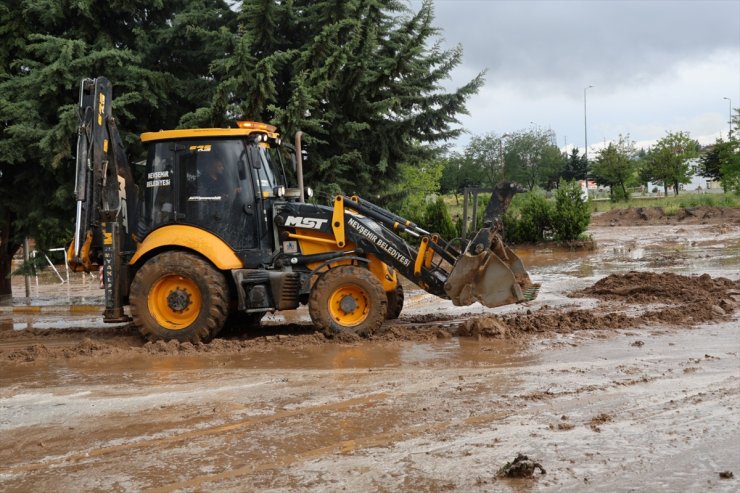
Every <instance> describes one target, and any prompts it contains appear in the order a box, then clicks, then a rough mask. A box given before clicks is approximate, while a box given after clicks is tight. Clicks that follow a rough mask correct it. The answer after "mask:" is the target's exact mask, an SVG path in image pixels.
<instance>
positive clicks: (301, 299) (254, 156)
mask: <svg viewBox="0 0 740 493" xmlns="http://www.w3.org/2000/svg"><path fill="white" fill-rule="evenodd" d="M111 103H112V89H111V83H110V82H109V81H108V80H107V79H105V78H103V77H99V78H97V79H85V80H83V81H82V83H81V87H80V115H81V122H80V128H79V135H78V145H77V174H76V183H75V194H76V200H77V213H76V226H75V234H74V240H73V242H72V244H71V245H70V248H69V251H68V257H69V260H70V263H72V264H74V265H77V266H79V268H81V269H93V268H95V266H96V265H101V266H102V267H103V278H104V288H105V310H104V313H103V318H104V321H106V322H123V321H128V320H129V315H127V314H126V312H125V310H124V308H125V306H126V305H129V306H130V316H131V317H132V319H133V323H134V324H135V325H136V326H137V327H139V329H140V331H141V333H142V334H143V335H144V336H146V337H147V338H149V339H150V340H171V339H176V340H179V341H191V342H202V341H207V340H209V339H211V338H212V337H214V336H215V335H216V334H218V333H219V331H220V330H221V329H222V327H223V326H224V324H225V322H226V321H227V319H233V320H238V321H239V322H241V323H243V324H247V325H248V324H252V325H254V324H258V323H259V321H260V319H261V318H262V317H263V316H264V315H265V313H268V312H274V311H279V310H294V309H296V308H298V307H299V306H301V305H308V310H309V313H310V316H311V320H312V321H313V323H314V324H315V325H316V326H317V327H318V328H320V329H321V330H323V331H327V332H338V331H349V332H355V333H360V334H370V333H372V332H373V331H375V330H376V329H378V327H380V325H381V324H382V323H383V321H384V320H385V319H387V318H397V317H398V316H399V314H400V312H401V309H402V307H403V289H402V287H401V284H400V283H399V275H401V276H404V277H405V278H407V279H408V280H410V281H411V282H413V283H414V284H416V285H418V286H420V287H421V288H422V289H424V290H426V291H428V292H429V293H432V294H434V295H436V296H439V297H440V298H445V299H450V300H452V302H453V303H454V304H455V305H469V304H471V303H475V302H480V303H482V304H483V305H485V306H488V307H495V306H499V305H505V304H509V303H519V302H523V301H526V300H529V299H532V298H533V297H535V296H536V294H537V288H538V286H536V285H533V284H532V282H531V281H530V279H529V276H528V275H527V272H526V271H525V269H524V266H523V265H522V263H521V261H520V260H519V259H518V258H517V256H516V255H515V254H514V253H513V252H512V251H511V250H510V249H509V248H507V247H506V246H505V245H504V243H503V242H502V241H501V237H500V235H499V226H498V224H499V221H498V220H497V218H496V217H493V218H488V219H489V220H488V223H487V226H486V227H484V228H483V229H481V230H480V231H478V232H477V234H476V235H475V236H474V238H473V239H472V241H467V242H457V243H454V242H450V241H448V240H447V239H444V238H440V237H439V235H437V234H434V233H430V232H428V231H426V230H424V229H422V228H421V227H420V226H418V225H416V224H414V223H412V222H411V221H407V220H405V219H403V218H401V217H399V216H397V215H395V214H393V213H391V212H390V211H388V210H385V209H383V208H381V207H378V206H377V205H374V204H372V203H370V202H368V201H366V200H363V199H361V198H359V197H357V196H352V197H349V196H344V195H339V196H336V197H335V198H334V200H333V204H332V206H330V207H329V206H322V205H316V204H311V203H306V202H305V190H304V185H303V172H302V159H301V157H302V153H301V148H300V147H301V146H300V132H299V133H298V135H297V136H296V139H295V145H291V144H288V143H283V142H282V141H281V139H280V136H279V135H278V133H277V130H276V128H275V127H273V126H271V125H267V124H264V123H257V122H238V126H237V127H236V128H202V129H192V130H166V131H159V132H150V133H144V134H142V135H141V140H142V141H143V143H144V144H146V146H147V148H148V153H147V159H146V166H145V169H144V170H143V172H142V173H137V174H140V175H141V178H140V179H139V180H138V183H135V182H134V173H133V172H132V169H131V167H130V166H129V164H128V162H127V160H126V153H125V152H124V148H123V144H122V141H121V138H120V136H119V133H118V131H117V128H116V125H115V121H114V119H113V116H112V114H111ZM289 180H292V181H293V182H295V183H289ZM491 210H493V209H491ZM402 234H405V235H409V236H408V237H414V238H416V239H417V241H418V245H419V246H418V247H415V246H412V245H411V244H409V242H407V241H405V240H404V239H403V238H402V236H401V235H402ZM453 243H454V244H453Z"/></svg>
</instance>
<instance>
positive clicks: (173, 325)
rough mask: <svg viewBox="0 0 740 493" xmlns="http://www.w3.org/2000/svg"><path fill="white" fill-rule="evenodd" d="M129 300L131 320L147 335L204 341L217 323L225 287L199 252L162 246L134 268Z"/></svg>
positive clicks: (226, 293) (223, 309) (225, 305)
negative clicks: (136, 269)
mask: <svg viewBox="0 0 740 493" xmlns="http://www.w3.org/2000/svg"><path fill="white" fill-rule="evenodd" d="M129 301H130V304H131V315H132V317H133V319H134V324H135V325H136V326H137V327H139V331H140V332H141V334H142V335H143V336H144V337H146V338H147V339H149V340H150V341H157V340H165V341H169V340H172V339H175V340H178V341H180V342H186V341H189V342H192V343H198V342H207V341H209V340H210V339H211V338H213V337H214V336H215V335H216V334H218V332H219V331H220V330H221V328H222V327H223V324H224V320H225V319H226V313H227V311H228V301H229V288H228V286H227V284H226V279H225V278H224V275H223V274H222V273H221V272H219V271H218V270H216V269H215V268H214V267H213V266H212V265H211V264H209V263H208V262H206V261H205V260H203V259H202V258H200V257H198V256H196V255H193V254H191V253H186V252H165V253H162V254H160V255H157V256H156V257H153V258H151V259H149V260H148V261H147V262H146V263H145V264H144V265H143V266H142V267H141V269H139V271H138V272H137V273H136V276H134V280H133V282H132V283H131V291H130V295H129Z"/></svg>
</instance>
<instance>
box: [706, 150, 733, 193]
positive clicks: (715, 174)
mask: <svg viewBox="0 0 740 493" xmlns="http://www.w3.org/2000/svg"><path fill="white" fill-rule="evenodd" d="M699 169H700V173H701V175H702V176H705V177H708V178H711V179H713V180H717V181H720V182H721V183H722V187H723V188H724V190H725V192H726V191H728V190H732V191H734V192H735V193H740V140H737V139H734V138H733V139H732V140H728V141H724V140H722V139H721V138H720V139H717V141H716V142H715V143H714V145H712V146H709V148H708V149H707V150H706V151H704V153H703V154H702V156H701V159H700V161H699Z"/></svg>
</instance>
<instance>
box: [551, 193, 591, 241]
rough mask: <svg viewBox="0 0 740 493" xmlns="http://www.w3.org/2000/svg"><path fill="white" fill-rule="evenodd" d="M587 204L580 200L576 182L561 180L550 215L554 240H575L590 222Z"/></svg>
mask: <svg viewBox="0 0 740 493" xmlns="http://www.w3.org/2000/svg"><path fill="white" fill-rule="evenodd" d="M589 209H590V208H589V205H588V202H584V201H583V199H582V198H581V187H580V185H578V182H575V181H571V182H566V181H563V180H561V181H560V184H559V185H558V189H557V191H556V192H555V208H554V210H553V214H552V223H551V224H552V229H553V231H554V232H555V239H556V240H560V241H570V240H577V239H578V238H579V237H580V236H581V234H583V233H584V232H585V231H586V229H587V228H588V224H589V223H590V222H591V212H590V210H589Z"/></svg>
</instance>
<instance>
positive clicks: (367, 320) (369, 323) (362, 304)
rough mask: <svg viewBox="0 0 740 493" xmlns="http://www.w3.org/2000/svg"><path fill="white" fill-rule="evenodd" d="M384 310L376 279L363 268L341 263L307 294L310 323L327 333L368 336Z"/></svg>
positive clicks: (381, 289)
mask: <svg viewBox="0 0 740 493" xmlns="http://www.w3.org/2000/svg"><path fill="white" fill-rule="evenodd" d="M387 311H388V300H387V299H386V296H385V292H384V291H383V287H382V286H381V284H380V281H378V279H376V278H375V276H374V275H373V274H372V273H371V272H370V271H369V270H367V269H365V268H362V267H356V266H353V265H341V266H339V267H335V268H333V269H331V270H329V271H327V272H325V273H324V274H322V276H321V277H320V278H319V279H318V280H317V281H316V283H315V284H314V286H313V288H312V289H311V294H310V296H309V298H308V312H309V314H310V315H311V320H312V321H313V323H314V325H315V326H316V327H318V328H319V329H321V330H322V331H324V332H325V333H327V334H330V335H333V334H336V333H338V332H350V333H354V334H358V335H362V336H369V335H371V334H372V333H373V332H375V331H376V330H377V329H378V328H379V327H380V326H381V325H382V324H383V321H384V320H385V315H386V313H387Z"/></svg>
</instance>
